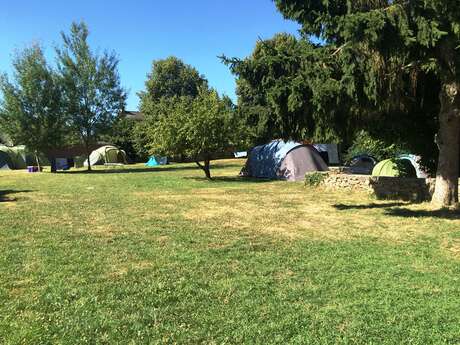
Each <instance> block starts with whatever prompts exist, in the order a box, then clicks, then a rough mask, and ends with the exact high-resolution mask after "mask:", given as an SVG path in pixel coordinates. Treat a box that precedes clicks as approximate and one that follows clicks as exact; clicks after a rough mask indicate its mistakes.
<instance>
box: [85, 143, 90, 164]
mask: <svg viewBox="0 0 460 345" xmlns="http://www.w3.org/2000/svg"><path fill="white" fill-rule="evenodd" d="M85 151H86V158H87V159H88V171H91V161H90V159H89V156H90V155H91V152H90V150H89V143H88V142H86V143H85Z"/></svg>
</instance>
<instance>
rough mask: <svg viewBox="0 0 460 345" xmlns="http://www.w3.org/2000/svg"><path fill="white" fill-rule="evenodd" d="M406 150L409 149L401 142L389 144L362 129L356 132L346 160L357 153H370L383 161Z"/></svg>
mask: <svg viewBox="0 0 460 345" xmlns="http://www.w3.org/2000/svg"><path fill="white" fill-rule="evenodd" d="M406 152H408V150H407V149H405V148H404V146H402V145H401V144H399V145H398V144H395V143H391V144H389V145H388V144H387V143H386V142H385V141H383V140H381V139H375V138H374V137H372V136H371V135H370V134H369V133H368V132H366V131H364V130H362V131H359V132H358V133H357V134H356V136H355V139H354V140H353V143H352V145H351V146H350V147H349V148H348V151H347V153H346V154H345V157H344V158H345V160H346V161H350V160H351V159H353V158H354V157H355V156H357V155H360V154H368V155H371V156H372V157H374V158H376V159H377V160H378V161H382V160H384V159H387V158H395V157H396V156H398V155H399V154H402V153H406Z"/></svg>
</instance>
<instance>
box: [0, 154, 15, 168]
mask: <svg viewBox="0 0 460 345" xmlns="http://www.w3.org/2000/svg"><path fill="white" fill-rule="evenodd" d="M13 168H14V166H13V162H12V160H11V158H10V156H9V155H8V154H7V153H6V152H4V151H0V170H11V169H13Z"/></svg>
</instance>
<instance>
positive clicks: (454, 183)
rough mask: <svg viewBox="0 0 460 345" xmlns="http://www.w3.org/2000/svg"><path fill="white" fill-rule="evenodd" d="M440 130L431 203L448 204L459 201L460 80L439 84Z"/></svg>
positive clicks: (447, 205) (441, 205) (437, 140)
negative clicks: (440, 85) (440, 88)
mask: <svg viewBox="0 0 460 345" xmlns="http://www.w3.org/2000/svg"><path fill="white" fill-rule="evenodd" d="M440 101H441V111H440V113H439V132H438V135H437V138H436V143H437V145H438V148H439V162H438V170H437V173H436V186H435V191H434V195H433V201H432V203H433V204H434V205H435V206H437V207H449V206H454V205H455V204H457V203H458V176H459V158H460V140H459V137H460V84H459V83H458V82H456V81H452V82H446V83H444V84H443V86H442V90H441V94H440Z"/></svg>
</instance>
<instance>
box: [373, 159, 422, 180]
mask: <svg viewBox="0 0 460 345" xmlns="http://www.w3.org/2000/svg"><path fill="white" fill-rule="evenodd" d="M372 176H389V177H417V171H416V170H415V168H414V166H413V165H412V163H411V161H410V160H409V159H405V158H398V159H385V160H383V161H381V162H379V163H378V164H377V165H376V166H375V167H374V169H373V170H372Z"/></svg>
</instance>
